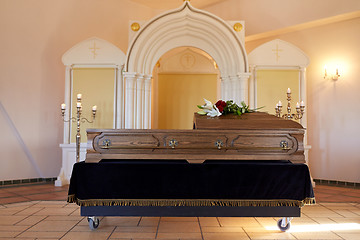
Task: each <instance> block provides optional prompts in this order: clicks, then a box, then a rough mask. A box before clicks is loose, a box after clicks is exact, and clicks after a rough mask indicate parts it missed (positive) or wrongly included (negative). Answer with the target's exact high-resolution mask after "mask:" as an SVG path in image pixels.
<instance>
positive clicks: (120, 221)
mask: <svg viewBox="0 0 360 240" xmlns="http://www.w3.org/2000/svg"><path fill="white" fill-rule="evenodd" d="M139 222H140V217H104V218H103V219H102V220H101V221H100V224H101V225H103V226H119V227H136V226H137V225H138V224H139Z"/></svg>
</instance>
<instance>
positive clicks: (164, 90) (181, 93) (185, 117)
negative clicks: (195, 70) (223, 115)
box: [157, 74, 217, 129]
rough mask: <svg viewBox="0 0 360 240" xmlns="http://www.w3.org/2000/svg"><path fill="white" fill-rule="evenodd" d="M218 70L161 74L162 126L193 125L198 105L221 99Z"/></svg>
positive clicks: (159, 90) (159, 95)
mask: <svg viewBox="0 0 360 240" xmlns="http://www.w3.org/2000/svg"><path fill="white" fill-rule="evenodd" d="M216 95H217V75H216V74H159V77H158V103H159V105H158V118H157V119H158V128H159V129H192V128H193V118H194V112H197V111H199V109H198V107H197V105H203V104H204V98H205V99H207V100H209V101H211V102H213V103H215V102H216V101H217V98H216Z"/></svg>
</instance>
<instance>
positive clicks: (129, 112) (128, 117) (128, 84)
mask: <svg viewBox="0 0 360 240" xmlns="http://www.w3.org/2000/svg"><path fill="white" fill-rule="evenodd" d="M135 80H136V73H127V72H125V73H124V82H125V128H128V129H129V128H134V127H135V124H134V120H135V117H134V115H135V114H134V106H135V97H134V95H135V94H134V88H135Z"/></svg>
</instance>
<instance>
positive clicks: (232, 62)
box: [124, 1, 249, 128]
mask: <svg viewBox="0 0 360 240" xmlns="http://www.w3.org/2000/svg"><path fill="white" fill-rule="evenodd" d="M184 46H189V47H194V48H198V49H201V50H202V51H204V52H206V53H207V54H209V55H210V56H211V57H212V58H213V59H214V60H215V61H216V63H217V65H218V67H219V72H220V78H221V98H223V99H233V100H234V101H235V102H238V103H240V102H241V101H246V102H247V98H248V96H247V95H248V77H249V71H248V61H247V56H246V52H245V49H244V46H243V43H242V42H241V40H240V38H239V36H238V35H237V34H236V31H235V30H234V29H233V28H232V27H231V25H230V24H228V23H227V22H225V21H224V20H222V19H220V18H219V17H217V16H215V15H213V14H211V13H208V12H205V11H202V10H199V9H195V8H194V7H192V6H191V5H190V3H189V2H188V1H185V2H184V3H183V5H182V6H181V7H180V8H178V9H174V10H171V11H168V12H165V13H164V14H162V15H160V16H158V17H155V18H153V19H152V20H150V21H149V22H148V23H147V24H146V25H145V26H144V27H143V28H142V29H141V30H140V31H139V32H138V33H137V35H136V36H135V37H134V39H133V41H132V43H131V44H130V45H129V49H128V52H127V58H126V62H125V72H124V86H125V128H150V127H151V79H152V70H153V68H154V66H155V65H156V63H157V61H158V59H160V57H161V56H162V55H164V54H165V53H166V52H168V51H170V50H171V49H174V48H177V47H184Z"/></svg>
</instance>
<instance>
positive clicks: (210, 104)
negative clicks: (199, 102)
mask: <svg viewBox="0 0 360 240" xmlns="http://www.w3.org/2000/svg"><path fill="white" fill-rule="evenodd" d="M204 101H205V104H204V105H203V106H202V107H203V109H204V110H205V109H207V110H211V109H213V104H212V103H211V102H210V101H209V100H206V99H205V98H204Z"/></svg>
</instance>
